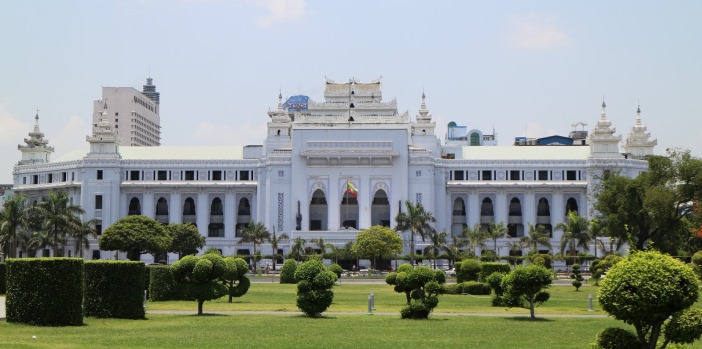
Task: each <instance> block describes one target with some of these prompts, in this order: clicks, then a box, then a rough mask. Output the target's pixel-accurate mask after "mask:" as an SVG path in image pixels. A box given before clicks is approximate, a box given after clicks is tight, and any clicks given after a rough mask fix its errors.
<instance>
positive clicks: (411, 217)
mask: <svg viewBox="0 0 702 349" xmlns="http://www.w3.org/2000/svg"><path fill="white" fill-rule="evenodd" d="M405 207H406V208H407V212H400V213H398V214H397V216H395V222H396V223H397V226H396V227H395V230H397V231H407V230H409V231H410V263H411V264H412V265H414V260H415V258H414V252H415V251H414V250H415V248H414V237H415V235H419V236H420V237H421V238H422V241H425V239H426V237H427V234H429V232H430V231H431V229H432V227H431V225H430V223H433V222H436V218H434V215H433V214H432V213H431V212H429V211H426V210H424V206H422V204H421V203H417V204H416V205H415V204H413V203H412V201H409V200H407V201H405Z"/></svg>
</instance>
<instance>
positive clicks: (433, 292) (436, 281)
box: [385, 264, 446, 319]
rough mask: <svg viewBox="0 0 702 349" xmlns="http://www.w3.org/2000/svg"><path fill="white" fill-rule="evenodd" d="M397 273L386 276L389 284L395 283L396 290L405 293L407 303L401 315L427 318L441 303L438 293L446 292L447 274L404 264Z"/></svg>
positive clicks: (407, 317)
mask: <svg viewBox="0 0 702 349" xmlns="http://www.w3.org/2000/svg"><path fill="white" fill-rule="evenodd" d="M397 269H398V271H397V272H396V273H390V274H388V275H387V276H386V277H385V282H386V283H387V284H388V285H393V286H395V287H394V290H395V292H398V293H405V298H406V300H407V305H406V306H405V307H403V308H402V310H401V311H400V315H401V316H402V318H403V319H426V318H428V317H429V314H431V312H432V310H433V309H434V308H435V307H436V306H437V305H438V304H439V298H438V295H439V294H441V293H443V292H444V287H443V286H442V285H443V284H444V283H445V282H446V274H445V273H444V272H443V271H441V270H432V269H429V268H426V267H417V268H412V266H411V265H409V264H402V265H400V266H399V267H398V268H397Z"/></svg>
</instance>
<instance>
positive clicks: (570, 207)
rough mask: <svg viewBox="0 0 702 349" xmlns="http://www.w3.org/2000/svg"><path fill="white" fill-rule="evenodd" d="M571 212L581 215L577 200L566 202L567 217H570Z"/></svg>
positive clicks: (571, 199) (572, 199)
mask: <svg viewBox="0 0 702 349" xmlns="http://www.w3.org/2000/svg"><path fill="white" fill-rule="evenodd" d="M569 212H575V213H578V214H579V213H580V212H578V201H576V200H575V198H569V199H568V201H566V216H568V213H569Z"/></svg>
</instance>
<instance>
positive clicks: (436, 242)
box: [429, 229, 448, 269]
mask: <svg viewBox="0 0 702 349" xmlns="http://www.w3.org/2000/svg"><path fill="white" fill-rule="evenodd" d="M447 235H448V234H447V233H445V232H438V231H436V230H435V229H432V230H431V233H430V234H429V239H430V240H431V246H430V247H429V248H430V250H431V257H432V259H433V260H434V269H436V257H437V256H438V255H439V250H443V249H445V248H446V236H447Z"/></svg>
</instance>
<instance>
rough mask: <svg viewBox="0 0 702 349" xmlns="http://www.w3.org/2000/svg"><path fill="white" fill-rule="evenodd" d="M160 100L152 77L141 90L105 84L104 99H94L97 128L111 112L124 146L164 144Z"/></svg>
mask: <svg viewBox="0 0 702 349" xmlns="http://www.w3.org/2000/svg"><path fill="white" fill-rule="evenodd" d="M160 100H161V94H160V93H159V92H156V86H155V85H153V79H151V78H147V79H146V85H144V86H143V90H142V91H141V92H140V91H138V90H137V89H135V88H133V87H103V88H102V99H99V100H96V101H93V127H95V126H97V124H98V123H99V122H100V121H101V119H102V117H103V113H105V112H107V115H108V120H109V121H110V122H111V123H112V124H113V125H114V129H115V131H117V135H118V136H119V138H120V139H121V140H122V145H125V146H134V147H138V146H158V145H161V116H160V115H159V111H160Z"/></svg>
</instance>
